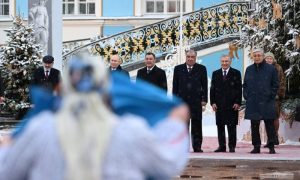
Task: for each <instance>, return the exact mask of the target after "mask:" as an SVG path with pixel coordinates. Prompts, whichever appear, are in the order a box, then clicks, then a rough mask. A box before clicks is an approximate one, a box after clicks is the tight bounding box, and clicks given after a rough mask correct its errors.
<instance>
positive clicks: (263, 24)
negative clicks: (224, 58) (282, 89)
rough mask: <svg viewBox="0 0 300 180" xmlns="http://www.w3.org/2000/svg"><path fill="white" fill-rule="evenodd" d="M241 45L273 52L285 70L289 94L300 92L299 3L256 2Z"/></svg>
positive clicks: (286, 0) (288, 0) (295, 0)
mask: <svg viewBox="0 0 300 180" xmlns="http://www.w3.org/2000/svg"><path fill="white" fill-rule="evenodd" d="M256 3H257V6H256V10H255V11H254V12H253V13H251V15H250V17H249V20H248V24H247V25H245V26H244V28H243V29H242V30H243V33H242V37H241V40H240V42H239V43H240V46H242V45H243V46H244V45H246V46H250V47H251V48H253V47H260V48H263V49H264V51H265V52H268V51H269V52H272V53H273V54H274V55H275V58H276V59H277V62H278V63H279V64H280V65H281V66H282V67H283V69H284V70H285V72H286V76H287V80H288V90H289V93H290V94H296V93H299V90H300V78H299V76H300V54H299V52H300V34H299V33H300V29H299V28H300V0H272V1H271V0H256Z"/></svg>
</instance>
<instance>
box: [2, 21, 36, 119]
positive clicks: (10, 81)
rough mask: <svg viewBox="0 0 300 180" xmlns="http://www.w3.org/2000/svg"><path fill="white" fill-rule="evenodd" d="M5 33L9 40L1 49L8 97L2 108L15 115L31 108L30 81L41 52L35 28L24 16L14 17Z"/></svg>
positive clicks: (3, 76) (5, 88) (5, 90)
mask: <svg viewBox="0 0 300 180" xmlns="http://www.w3.org/2000/svg"><path fill="white" fill-rule="evenodd" d="M5 32H6V33H7V36H8V41H7V43H6V44H5V46H2V47H1V48H0V60H1V75H2V78H3V81H4V96H5V103H4V108H3V109H2V110H4V111H6V112H9V113H14V114H15V113H18V112H20V111H22V110H24V109H28V108H29V107H30V101H29V84H30V82H31V79H32V76H33V71H34V70H35V69H36V68H37V67H38V66H39V65H40V62H41V60H40V59H41V52H42V51H41V48H40V45H38V44H36V43H35V39H34V36H33V34H34V31H33V28H32V27H31V26H27V25H24V22H23V19H22V18H21V17H15V18H14V19H13V25H12V27H11V29H8V30H5Z"/></svg>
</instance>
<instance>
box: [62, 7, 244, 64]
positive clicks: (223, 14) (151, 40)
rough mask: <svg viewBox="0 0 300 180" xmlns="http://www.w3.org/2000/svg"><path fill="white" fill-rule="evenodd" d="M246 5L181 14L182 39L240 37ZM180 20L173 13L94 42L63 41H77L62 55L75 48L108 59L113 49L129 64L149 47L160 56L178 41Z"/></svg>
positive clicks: (207, 40)
mask: <svg viewBox="0 0 300 180" xmlns="http://www.w3.org/2000/svg"><path fill="white" fill-rule="evenodd" d="M248 9H249V3H247V2H227V3H224V4H220V5H216V6H213V7H210V8H206V9H201V10H198V11H194V12H191V13H187V14H184V16H183V21H182V22H183V27H182V29H183V41H184V42H185V44H188V45H189V46H192V47H196V46H201V45H204V44H207V43H211V42H213V41H217V40H222V39H225V38H229V37H239V35H240V30H241V27H242V26H243V24H246V23H247V18H248ZM179 24H180V22H179V16H176V17H172V18H168V19H165V20H162V21H159V22H157V23H154V24H150V25H147V26H142V27H139V28H135V29H132V30H129V31H125V32H122V33H118V34H116V35H113V36H110V37H106V38H101V39H99V40H94V41H93V42H89V40H88V39H84V40H80V41H76V42H68V43H64V46H65V47H68V46H70V44H71V43H75V44H76V43H77V46H76V47H75V48H74V49H70V50H69V51H68V52H66V53H64V55H63V57H64V60H66V59H68V57H70V56H71V55H73V54H74V53H76V52H79V51H82V50H88V51H89V52H90V53H92V54H95V55H100V56H102V57H103V58H104V60H106V61H109V59H110V55H111V54H112V52H113V51H115V52H117V53H118V54H119V55H120V57H121V58H122V60H123V62H124V63H125V64H130V63H135V62H137V61H141V60H143V59H144V55H145V53H146V52H148V51H151V52H153V53H155V54H156V55H157V56H162V55H165V54H167V53H170V52H172V51H173V50H174V48H175V47H177V46H178V45H179V29H180V28H179ZM80 44H82V45H80Z"/></svg>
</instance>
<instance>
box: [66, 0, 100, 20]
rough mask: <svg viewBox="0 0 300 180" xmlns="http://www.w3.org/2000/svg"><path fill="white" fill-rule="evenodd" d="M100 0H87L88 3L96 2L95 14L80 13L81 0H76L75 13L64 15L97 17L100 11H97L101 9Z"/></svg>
mask: <svg viewBox="0 0 300 180" xmlns="http://www.w3.org/2000/svg"><path fill="white" fill-rule="evenodd" d="M97 2H98V1H97V0H86V2H85V3H86V4H87V3H94V4H95V14H80V13H79V4H80V1H79V0H74V14H63V17H64V18H65V17H68V18H69V17H95V16H96V15H97V14H98V13H97V11H99V9H98V8H97V7H98V3H97Z"/></svg>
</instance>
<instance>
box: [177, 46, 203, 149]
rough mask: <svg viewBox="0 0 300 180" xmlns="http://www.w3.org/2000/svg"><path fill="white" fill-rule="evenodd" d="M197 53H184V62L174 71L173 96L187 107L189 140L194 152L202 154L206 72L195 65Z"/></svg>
mask: <svg viewBox="0 0 300 180" xmlns="http://www.w3.org/2000/svg"><path fill="white" fill-rule="evenodd" d="M196 57H197V53H196V51H194V50H189V51H187V52H186V62H185V63H184V64H180V65H178V66H176V67H175V69H174V76H173V94H174V95H176V96H179V97H181V98H182V99H183V100H184V101H185V102H186V103H187V104H188V106H189V108H190V114H191V139H192V146H193V149H194V152H203V150H202V149H201V146H202V139H203V137H202V106H205V105H206V103H207V71H206V68H205V66H203V65H201V64H198V63H196Z"/></svg>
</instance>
